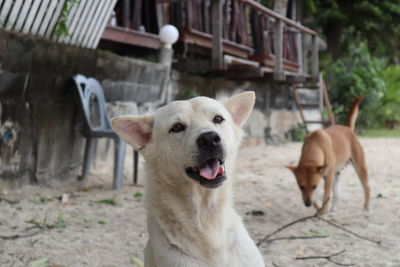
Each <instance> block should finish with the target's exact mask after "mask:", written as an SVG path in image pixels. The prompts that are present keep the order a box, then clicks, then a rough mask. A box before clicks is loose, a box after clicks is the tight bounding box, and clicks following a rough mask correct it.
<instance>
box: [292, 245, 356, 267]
mask: <svg viewBox="0 0 400 267" xmlns="http://www.w3.org/2000/svg"><path fill="white" fill-rule="evenodd" d="M345 251H346V250H345V249H343V250H341V251H339V252H337V253H334V254H331V255H328V256H308V257H296V260H313V259H326V260H327V261H330V262H332V263H335V264H337V265H340V266H353V265H354V263H342V262H338V261H335V260H333V259H332V258H333V257H335V256H338V255H340V254H342V253H344V252H345Z"/></svg>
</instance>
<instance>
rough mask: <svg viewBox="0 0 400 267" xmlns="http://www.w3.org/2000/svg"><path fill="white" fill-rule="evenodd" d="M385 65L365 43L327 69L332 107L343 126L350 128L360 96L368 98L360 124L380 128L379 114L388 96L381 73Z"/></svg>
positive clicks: (362, 108)
mask: <svg viewBox="0 0 400 267" xmlns="http://www.w3.org/2000/svg"><path fill="white" fill-rule="evenodd" d="M384 66H385V64H384V62H383V61H381V60H379V59H377V58H375V57H372V56H371V54H370V53H369V50H368V48H367V47H366V45H365V44H364V43H357V44H352V45H351V46H350V49H349V53H348V56H346V57H343V58H341V59H339V60H337V61H336V62H335V63H334V64H332V65H331V66H330V67H328V68H327V70H326V74H325V77H327V81H328V82H327V84H328V87H329V94H330V97H331V102H332V106H333V107H334V113H335V116H336V118H337V120H338V122H339V123H340V124H346V121H347V116H348V110H349V108H350V106H351V103H352V101H353V100H354V98H355V97H356V96H358V95H361V96H363V97H364V99H363V101H362V102H361V110H362V112H360V113H359V116H358V119H357V123H358V124H359V125H363V126H365V127H372V126H374V125H376V124H377V123H378V122H379V120H377V119H379V116H378V114H377V112H376V111H377V110H378V109H379V108H380V105H381V101H382V99H383V97H384V95H385V92H386V85H385V81H384V80H383V78H382V76H381V73H382V71H383V68H384Z"/></svg>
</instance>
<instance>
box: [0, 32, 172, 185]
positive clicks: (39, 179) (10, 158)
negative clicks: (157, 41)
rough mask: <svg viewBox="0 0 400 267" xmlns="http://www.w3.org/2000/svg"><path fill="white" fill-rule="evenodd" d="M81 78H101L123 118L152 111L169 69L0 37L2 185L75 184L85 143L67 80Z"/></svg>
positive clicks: (5, 35)
mask: <svg viewBox="0 0 400 267" xmlns="http://www.w3.org/2000/svg"><path fill="white" fill-rule="evenodd" d="M77 73H80V74H83V75H86V76H92V77H95V78H96V79H98V80H99V81H100V82H101V83H102V85H103V87H104V91H105V95H106V99H107V101H111V102H114V103H117V104H116V105H113V106H112V108H111V109H112V113H113V114H118V113H126V112H132V113H134V112H144V110H147V109H151V106H152V105H151V104H148V103H149V102H155V101H159V100H160V98H161V94H162V92H161V91H160V88H164V86H163V85H164V83H165V81H166V80H165V79H166V73H167V69H166V67H165V66H162V65H160V64H156V63H150V62H145V61H140V60H134V59H131V58H126V57H119V56H116V55H114V54H111V53H108V52H103V51H98V50H91V49H85V48H78V47H73V46H67V45H60V44H54V43H51V42H48V41H45V40H41V39H37V38H33V37H27V36H26V35H24V36H22V35H19V34H11V33H6V32H3V31H0V179H2V180H6V181H11V184H12V185H13V186H19V185H21V184H27V183H37V184H47V183H48V182H49V181H50V180H51V179H57V180H66V179H71V178H72V177H73V178H76V175H77V174H78V172H79V171H80V168H81V164H82V154H83V147H84V139H83V138H82V136H81V134H80V129H81V127H80V126H81V122H80V119H81V114H80V112H79V111H80V110H79V105H77V104H76V101H75V100H76V99H74V94H73V89H72V87H71V86H69V82H70V79H71V77H72V76H73V75H74V74H77ZM121 100H124V102H125V103H121V102H118V101H121ZM126 102H127V103H126Z"/></svg>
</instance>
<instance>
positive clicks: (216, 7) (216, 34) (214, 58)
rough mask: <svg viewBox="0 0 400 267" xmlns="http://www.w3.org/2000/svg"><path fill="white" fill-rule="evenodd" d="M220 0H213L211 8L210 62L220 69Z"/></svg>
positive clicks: (221, 64) (221, 66)
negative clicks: (211, 36)
mask: <svg viewBox="0 0 400 267" xmlns="http://www.w3.org/2000/svg"><path fill="white" fill-rule="evenodd" d="M222 4H223V2H222V0H213V1H212V4H211V8H212V11H211V12H212V16H211V17H212V35H213V39H212V44H213V46H212V53H211V62H212V64H211V65H212V68H213V69H215V70H221V69H222V68H223V60H222V53H223V52H222Z"/></svg>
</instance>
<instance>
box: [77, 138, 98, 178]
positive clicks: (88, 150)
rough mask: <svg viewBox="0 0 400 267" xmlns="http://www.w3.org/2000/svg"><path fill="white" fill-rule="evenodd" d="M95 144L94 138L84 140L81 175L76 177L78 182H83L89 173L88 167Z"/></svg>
mask: <svg viewBox="0 0 400 267" xmlns="http://www.w3.org/2000/svg"><path fill="white" fill-rule="evenodd" d="M95 143H96V140H95V139H94V138H86V145H85V155H84V158H83V166H82V175H81V176H78V180H85V179H86V177H87V176H88V174H89V173H90V165H91V164H92V159H93V154H94V146H95Z"/></svg>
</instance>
